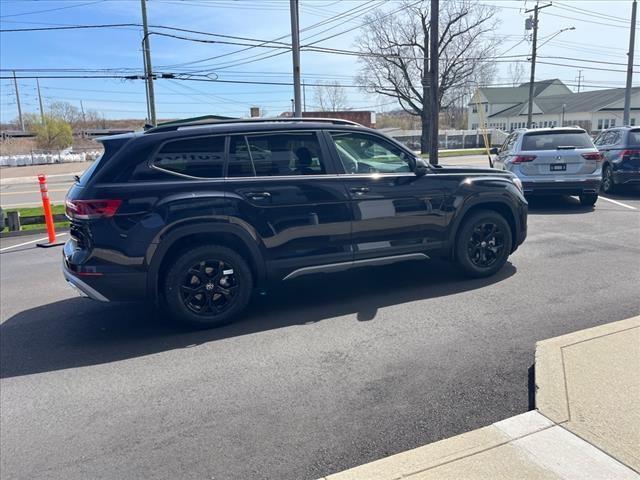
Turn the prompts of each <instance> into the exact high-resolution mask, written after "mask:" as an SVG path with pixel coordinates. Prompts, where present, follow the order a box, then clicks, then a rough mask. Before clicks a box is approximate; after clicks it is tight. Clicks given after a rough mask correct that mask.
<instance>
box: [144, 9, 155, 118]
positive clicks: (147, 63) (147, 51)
mask: <svg viewBox="0 0 640 480" xmlns="http://www.w3.org/2000/svg"><path fill="white" fill-rule="evenodd" d="M146 1H147V0H140V5H141V7H142V31H143V33H144V37H143V39H142V45H143V49H144V70H145V77H146V79H147V92H148V98H147V109H148V110H149V120H150V121H151V125H153V126H154V127H155V126H156V123H157V121H156V98H155V95H154V91H153V68H152V67H151V45H150V44H149V28H148V25H147V4H146Z"/></svg>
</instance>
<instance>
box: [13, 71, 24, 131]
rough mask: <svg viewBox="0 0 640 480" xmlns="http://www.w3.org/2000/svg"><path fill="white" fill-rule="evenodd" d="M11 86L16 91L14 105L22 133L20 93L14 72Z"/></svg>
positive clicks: (22, 121)
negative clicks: (16, 107) (15, 104)
mask: <svg viewBox="0 0 640 480" xmlns="http://www.w3.org/2000/svg"><path fill="white" fill-rule="evenodd" d="M13 86H14V87H15V89H16V103H17V104H18V119H19V120H20V130H22V131H23V132H24V120H23V119H22V107H21V106H20V91H19V90H18V80H16V72H15V70H14V71H13Z"/></svg>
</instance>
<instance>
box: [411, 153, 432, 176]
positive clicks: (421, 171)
mask: <svg viewBox="0 0 640 480" xmlns="http://www.w3.org/2000/svg"><path fill="white" fill-rule="evenodd" d="M428 171H429V166H428V165H427V163H426V162H425V161H424V160H423V159H421V158H417V157H416V163H415V165H414V166H413V173H415V174H416V177H423V176H424V175H426V174H427V172H428Z"/></svg>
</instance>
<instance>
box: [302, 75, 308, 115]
mask: <svg viewBox="0 0 640 480" xmlns="http://www.w3.org/2000/svg"><path fill="white" fill-rule="evenodd" d="M302 111H303V112H306V111H307V84H306V83H305V82H304V80H302Z"/></svg>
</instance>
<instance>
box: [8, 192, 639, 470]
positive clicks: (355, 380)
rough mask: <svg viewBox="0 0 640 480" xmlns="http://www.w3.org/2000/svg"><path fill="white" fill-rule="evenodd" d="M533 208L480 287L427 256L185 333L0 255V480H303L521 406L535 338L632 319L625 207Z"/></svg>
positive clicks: (630, 230) (269, 301)
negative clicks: (523, 235) (520, 239)
mask: <svg viewBox="0 0 640 480" xmlns="http://www.w3.org/2000/svg"><path fill="white" fill-rule="evenodd" d="M615 200H616V201H618V202H620V203H621V204H616V203H612V202H607V201H603V200H600V201H599V202H598V204H597V206H596V208H595V209H594V210H592V209H589V208H583V207H581V206H579V204H578V203H577V200H576V199H573V198H565V199H549V200H544V201H537V202H534V203H532V205H531V211H530V217H529V237H528V239H527V241H526V242H525V244H524V245H523V246H522V247H521V248H520V249H519V250H518V251H517V252H516V253H515V254H514V255H513V256H512V257H511V259H510V263H508V264H507V265H506V267H505V268H504V269H503V270H502V271H501V272H499V274H497V275H496V276H494V277H493V278H490V279H485V280H467V279H464V278H463V277H461V276H460V275H459V274H458V273H457V271H456V270H455V269H453V268H452V267H450V266H449V265H447V264H445V263H442V262H439V261H426V262H418V263H406V264H403V265H393V266H387V267H380V268H375V269H374V268H371V269H366V270H360V271H352V272H347V273H343V274H335V275H330V276H318V277H315V278H311V277H309V278H302V279H300V280H297V281H293V282H291V283H289V284H286V285H282V286H279V287H277V288H275V289H274V290H273V291H271V292H270V294H269V295H267V296H264V297H259V298H257V299H256V301H255V302H254V303H253V306H252V307H251V309H250V311H249V312H248V314H247V316H246V318H244V319H243V320H242V321H240V322H238V323H236V324H234V325H230V326H227V327H224V328H221V329H217V330H210V331H195V332H194V331H188V330H184V329H180V328H178V327H175V326H173V325H172V324H170V323H169V322H168V321H167V320H165V319H163V318H162V317H161V316H160V315H159V314H155V313H153V312H150V311H149V310H147V309H145V308H144V307H142V306H137V305H129V304H100V303H96V302H93V301H90V300H86V299H81V298H78V297H76V296H74V293H73V292H72V291H71V290H70V289H68V288H67V287H66V286H65V285H64V282H63V280H62V278H61V274H60V265H59V263H60V250H59V248H53V249H38V248H35V247H34V246H33V244H27V245H23V246H20V247H17V248H9V247H12V246H13V245H18V244H22V243H24V242H28V241H32V238H30V237H20V238H12V239H3V240H2V241H1V242H0V266H1V268H0V276H1V283H2V289H1V292H0V312H1V315H0V321H1V325H0V407H1V411H2V416H1V417H0V432H1V437H0V451H1V454H0V462H1V463H0V470H1V471H2V473H3V475H2V476H3V478H11V479H32V478H50V479H85V478H92V479H102V478H104V479H112V478H154V479H165V478H166V479H174V478H194V479H196V478H197V479H203V478H206V479H211V478H214V479H216V480H219V479H242V480H250V479H279V480H289V479H291V480H294V479H295V480H301V479H302V480H305V479H315V478H318V477H321V476H324V475H327V474H330V473H333V472H337V471H340V470H343V469H346V468H349V467H353V466H355V465H358V464H361V463H365V462H369V461H372V460H375V459H378V458H381V457H384V456H387V455H390V454H393V453H397V452H400V451H403V450H407V449H410V448H415V447H418V446H420V445H423V444H426V443H429V442H433V441H436V440H439V439H442V438H445V437H449V436H452V435H456V434H459V433H462V432H465V431H468V430H471V429H475V428H478V427H481V426H485V425H488V424H490V423H492V422H495V421H498V420H501V419H504V418H506V417H510V416H513V415H516V414H519V413H522V412H525V411H527V410H529V409H530V408H532V394H533V390H532V378H533V377H532V375H531V374H532V371H531V366H532V365H533V363H534V349H535V342H536V341H538V340H542V339H545V338H549V337H554V336H557V335H561V334H564V333H568V332H572V331H575V330H579V329H582V328H587V327H591V326H595V325H599V324H603V323H607V322H611V321H615V320H620V319H624V318H627V317H631V316H633V315H637V314H638V313H640V301H639V298H640V297H639V296H638V285H640V244H639V243H638V238H640V195H639V194H637V193H635V194H633V195H626V196H618V197H616V198H615Z"/></svg>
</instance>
